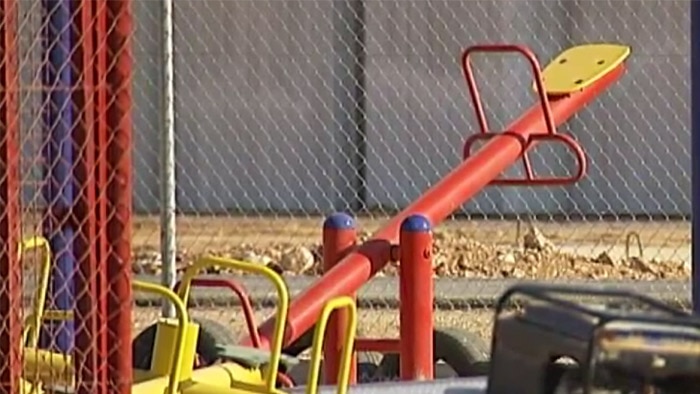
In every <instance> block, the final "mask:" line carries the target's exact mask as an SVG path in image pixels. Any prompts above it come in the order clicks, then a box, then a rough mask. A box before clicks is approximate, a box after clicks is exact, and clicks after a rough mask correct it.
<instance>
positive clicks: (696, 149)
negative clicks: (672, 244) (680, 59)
mask: <svg viewBox="0 0 700 394" xmlns="http://www.w3.org/2000/svg"><path fill="white" fill-rule="evenodd" d="M690 78H691V94H690V96H691V107H690V108H691V112H692V118H691V133H690V134H691V145H692V149H691V154H690V156H691V161H692V163H691V170H690V171H691V174H692V175H691V176H692V185H693V186H692V189H693V190H692V194H693V199H692V205H693V208H692V219H691V220H692V231H691V236H692V238H691V239H692V241H691V242H692V259H693V260H692V269H693V280H692V283H691V286H692V293H693V312H694V313H696V314H700V4H698V2H697V1H691V2H690Z"/></svg>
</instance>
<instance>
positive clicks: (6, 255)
mask: <svg viewBox="0 0 700 394" xmlns="http://www.w3.org/2000/svg"><path fill="white" fill-rule="evenodd" d="M0 22H1V24H0V35H1V37H0V56H1V59H2V60H1V61H2V63H1V64H0V78H1V80H0V86H3V87H4V89H3V97H2V100H1V102H0V316H2V317H3V322H2V324H0V360H2V365H1V366H0V393H1V394H16V393H18V392H19V388H20V382H19V380H20V376H21V375H22V358H21V355H20V352H19V350H20V344H21V338H22V316H21V314H20V312H21V310H22V268H21V266H20V262H19V259H18V258H17V255H18V253H17V252H18V248H19V243H20V236H21V234H20V220H21V217H20V200H19V199H20V197H19V196H20V193H19V190H20V181H19V179H20V178H19V154H20V153H19V152H20V148H19V112H18V110H19V107H18V94H19V74H18V72H17V68H18V57H17V2H16V1H15V0H3V1H2V4H0Z"/></svg>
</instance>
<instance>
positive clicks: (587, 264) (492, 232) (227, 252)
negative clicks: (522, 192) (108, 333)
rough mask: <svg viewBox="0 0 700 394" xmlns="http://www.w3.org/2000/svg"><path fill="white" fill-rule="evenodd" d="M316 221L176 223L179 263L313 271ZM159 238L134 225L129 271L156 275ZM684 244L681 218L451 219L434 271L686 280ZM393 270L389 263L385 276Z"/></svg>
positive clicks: (438, 234)
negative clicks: (219, 260) (228, 261)
mask: <svg viewBox="0 0 700 394" xmlns="http://www.w3.org/2000/svg"><path fill="white" fill-rule="evenodd" d="M322 221H323V219H322V218H320V217H314V218H304V219H299V218H285V217H278V218H245V217H181V218H179V219H178V223H177V243H178V259H179V264H180V266H181V267H184V266H185V265H187V264H188V263H189V262H191V261H192V260H193V259H195V258H196V257H197V256H199V255H202V254H214V255H219V256H226V257H232V258H237V259H243V260H248V261H254V262H259V263H263V264H267V265H272V266H275V267H277V268H279V269H280V271H283V272H284V273H285V275H300V274H306V275H308V274H318V273H319V265H320V256H321V245H320V239H321V223H322ZM384 222H386V218H375V219H366V218H361V219H359V220H358V228H359V229H360V231H361V233H360V234H361V239H364V238H366V237H367V236H368V235H370V234H371V233H372V232H373V231H375V230H377V229H378V228H379V226H380V225H381V224H383V223H384ZM159 239H160V232H159V225H158V219H157V218H154V217H139V218H137V220H136V221H135V231H134V241H133V245H134V254H135V259H134V261H135V265H134V271H135V272H138V273H151V274H158V273H159V272H160V270H161V267H160V266H161V264H160V255H159V253H158V245H159ZM689 245H690V226H689V223H688V222H686V221H663V222H660V221H617V222H611V221H598V222H580V221H579V222H574V221H571V222H553V221H549V222H545V221H538V222H533V223H521V222H516V221H505V220H503V221H500V220H450V221H447V222H445V223H444V224H442V225H440V226H439V227H437V228H436V229H435V250H434V251H435V258H434V272H435V275H436V276H449V277H468V278H474V277H480V278H536V279H547V278H590V279H601V278H629V279H645V280H653V279H658V278H666V279H671V278H674V279H675V278H685V277H687V276H688V274H689V264H688V258H689V254H690V249H689ZM395 271H396V269H395V265H390V266H389V267H388V268H387V269H385V271H384V272H383V273H384V274H394V273H395Z"/></svg>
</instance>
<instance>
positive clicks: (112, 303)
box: [106, 0, 134, 394]
mask: <svg viewBox="0 0 700 394" xmlns="http://www.w3.org/2000/svg"><path fill="white" fill-rule="evenodd" d="M106 6H107V11H106V18H107V29H108V33H107V36H106V38H107V48H108V49H107V51H108V53H107V55H108V59H107V67H108V69H107V76H106V82H107V84H108V89H109V93H110V97H111V98H112V101H111V102H110V104H109V107H108V108H107V112H106V114H107V130H108V135H109V141H108V146H107V165H108V172H107V174H109V181H108V185H107V199H108V212H109V218H108V220H107V241H108V243H109V245H110V246H111V248H110V252H109V255H108V256H107V265H108V266H107V272H106V273H107V281H108V294H107V308H108V310H109V319H108V329H107V336H108V342H109V345H110V354H109V357H108V360H107V362H108V369H109V386H110V393H112V394H129V393H131V383H132V370H131V302H132V294H131V229H132V223H131V217H132V211H131V210H132V165H131V163H132V156H131V147H132V123H133V122H132V79H133V78H132V75H133V71H132V63H133V59H132V48H131V47H132V38H133V31H134V29H133V18H132V2H131V0H108V1H106Z"/></svg>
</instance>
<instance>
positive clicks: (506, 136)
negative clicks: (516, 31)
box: [243, 44, 630, 383]
mask: <svg viewBox="0 0 700 394" xmlns="http://www.w3.org/2000/svg"><path fill="white" fill-rule="evenodd" d="M479 52H481V53H487V54H493V53H515V54H520V55H522V56H524V57H525V58H526V59H527V60H528V61H529V63H530V66H531V68H532V71H533V73H534V85H535V90H536V92H537V94H538V97H539V103H538V104H536V105H534V106H533V107H532V108H530V109H529V110H528V111H527V112H525V113H524V114H523V115H522V116H521V117H520V118H518V119H517V120H515V121H514V122H513V123H512V124H511V125H510V126H508V127H507V128H506V131H504V132H500V133H494V132H492V131H490V129H489V127H488V125H487V122H486V118H485V115H484V110H483V105H482V103H481V99H480V95H479V92H478V89H477V87H476V83H475V79H474V75H473V71H472V66H471V62H470V60H471V57H472V56H473V55H474V54H475V53H479ZM629 55H630V48H629V47H627V46H624V45H616V44H590V45H582V46H576V47H573V48H570V49H568V50H566V51H564V52H563V53H561V54H560V55H558V56H557V57H556V58H555V59H554V60H553V61H552V62H551V63H550V64H549V65H548V66H547V67H546V68H545V69H544V71H540V66H539V62H538V60H537V58H536V57H535V55H534V54H533V53H532V52H531V51H530V50H529V49H528V48H526V47H522V46H517V45H477V46H472V47H470V48H467V49H466V50H465V51H464V53H463V56H462V67H463V72H464V77H465V80H466V82H467V86H468V89H469V93H470V96H471V98H472V101H473V104H474V110H475V114H476V118H477V121H478V124H479V128H480V131H479V133H478V134H476V135H473V136H471V137H470V138H468V139H467V140H466V142H465V146H464V156H465V160H464V162H463V163H462V164H460V165H459V166H458V167H457V168H456V169H454V170H453V171H452V172H450V173H449V174H448V175H446V176H445V178H443V179H442V180H441V181H440V182H438V183H437V184H436V185H434V186H433V187H432V188H430V189H429V190H428V191H427V192H426V193H425V194H423V195H422V196H421V197H420V198H419V199H418V200H417V201H415V202H414V203H412V204H411V205H409V206H408V207H407V208H406V209H404V210H403V211H402V212H401V213H399V214H398V215H396V217H394V218H393V219H392V220H390V221H389V222H388V223H387V224H386V225H385V226H384V227H383V228H382V229H380V230H379V231H377V232H376V233H375V234H374V235H373V236H372V237H371V238H370V239H369V240H367V241H365V242H364V243H363V244H361V245H357V240H356V237H355V229H354V222H353V220H352V218H350V217H349V216H347V215H343V214H337V215H334V216H331V217H330V218H329V219H328V220H327V221H326V222H325V223H324V235H323V242H324V247H323V250H324V268H325V269H326V272H325V274H324V275H323V276H322V277H321V278H320V279H318V280H317V281H316V282H315V283H314V284H313V285H312V286H310V287H309V288H308V289H306V290H305V291H304V292H302V293H301V294H300V295H299V296H298V297H297V298H296V299H295V300H294V301H292V303H291V304H290V308H289V317H288V321H287V325H286V329H285V337H284V343H285V345H288V344H291V343H293V342H294V341H295V340H297V339H298V338H299V337H300V336H302V335H303V334H304V333H305V332H307V330H309V329H310V328H311V327H312V326H313V324H314V323H315V320H316V318H317V317H318V316H319V312H320V310H321V308H322V307H323V305H324V303H325V302H326V300H328V299H330V298H333V297H338V296H353V294H354V293H355V292H356V291H357V290H358V289H359V288H360V287H361V286H362V285H363V284H364V283H366V282H367V281H368V280H369V279H370V278H371V277H372V276H373V275H374V274H376V273H377V272H378V271H380V270H381V269H382V268H383V267H384V266H385V265H386V264H387V263H388V262H389V261H395V260H399V261H400V279H399V280H400V299H401V303H400V304H401V306H400V313H401V318H400V323H401V324H400V333H401V334H400V339H398V340H371V339H358V340H357V341H356V343H355V350H356V351H380V352H385V353H398V354H399V355H400V360H401V371H400V375H401V378H402V379H406V380H411V379H431V378H432V377H433V362H434V361H435V360H434V356H435V354H436V352H435V351H434V349H433V346H434V344H433V343H432V341H431V340H430V338H432V337H433V331H434V329H433V323H432V322H433V319H432V298H433V297H432V294H433V293H432V291H433V289H432V283H431V280H430V279H429V278H431V277H432V264H431V246H432V245H431V237H430V229H431V226H434V225H437V224H438V223H439V222H440V221H441V220H443V219H444V218H445V217H447V216H448V215H450V214H451V213H452V212H453V211H454V210H455V209H456V208H457V207H459V206H460V205H462V204H463V203H464V202H466V201H467V200H469V199H470V198H471V197H472V196H474V195H475V194H476V193H478V192H479V191H480V190H481V189H483V188H484V187H486V186H488V185H494V184H495V185H498V184H501V185H504V184H505V185H563V184H569V183H572V182H576V181H578V180H579V179H581V177H583V176H584V174H585V172H586V158H585V154H584V153H583V149H582V148H581V146H580V145H579V144H578V143H577V142H576V140H575V139H573V138H572V137H570V136H566V135H563V134H560V133H557V131H556V128H557V126H558V125H561V124H562V123H564V122H566V121H567V120H568V119H569V118H571V117H572V116H573V115H574V114H576V112H577V111H579V110H580V109H581V108H583V107H584V106H585V105H586V104H588V103H589V102H590V101H592V100H593V99H594V98H596V97H597V96H598V95H600V94H601V93H603V92H604V91H605V90H606V89H607V88H608V87H610V86H611V85H612V84H613V83H614V82H615V81H616V80H617V79H619V78H620V77H621V76H622V75H623V73H624V70H625V65H624V61H625V60H626V59H627V57H628V56H629ZM477 140H482V141H484V142H485V144H484V145H483V146H482V147H481V148H480V149H479V150H478V151H477V152H474V153H472V147H473V145H474V143H475V142H476V141H477ZM539 143H552V144H554V143H558V144H563V146H565V147H568V148H569V149H570V150H571V151H573V153H574V155H575V157H576V158H577V168H576V169H575V170H574V171H572V172H571V173H570V174H569V175H567V176H554V175H549V176H542V175H538V174H535V173H534V172H533V170H532V168H531V166H530V162H529V160H528V157H527V152H528V151H529V150H530V149H532V148H533V147H534V146H536V145H537V144H539ZM518 159H522V160H523V165H524V167H525V176H524V177H523V178H522V179H500V178H498V177H499V176H500V174H501V173H502V172H503V171H504V170H506V169H507V168H508V167H509V166H510V165H511V164H513V163H514V162H516V161H517V160H518ZM397 241H398V242H397ZM345 319H346V318H345V317H344V316H342V314H339V316H336V317H334V318H332V319H331V322H330V323H329V334H328V341H327V344H326V349H325V356H324V360H325V366H326V367H325V368H326V369H325V372H326V383H334V380H333V376H336V375H337V371H338V367H337V365H338V363H339V362H338V359H339V357H340V353H339V352H338V349H339V348H340V346H338V343H342V339H343V337H342V333H341V332H340V331H339V330H337V329H336V327H337V325H338V324H340V325H342V322H343V321H344V320H345ZM277 324H278V323H277V320H276V319H275V318H274V317H272V318H270V319H268V320H267V321H266V322H264V323H263V324H262V325H261V326H260V330H259V333H260V340H261V345H262V346H269V341H270V338H271V337H272V332H273V327H275V326H276V325H277ZM243 343H244V344H247V345H250V344H252V339H251V338H246V339H244V341H243ZM351 381H356V376H355V371H352V376H351Z"/></svg>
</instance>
